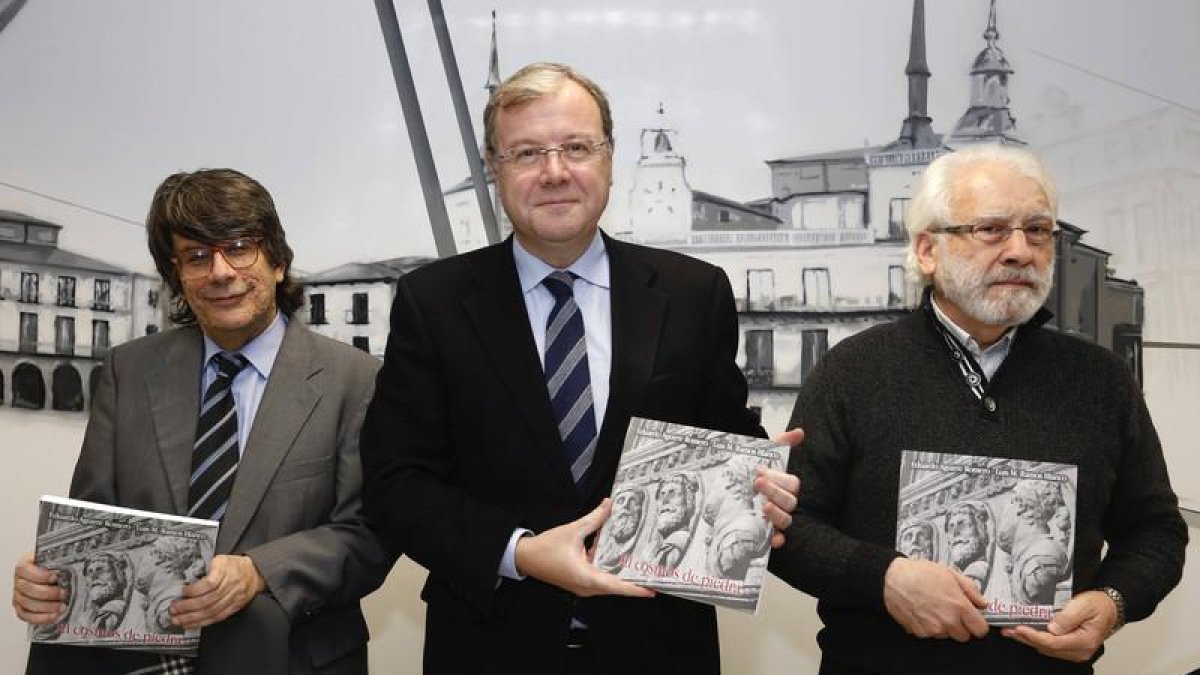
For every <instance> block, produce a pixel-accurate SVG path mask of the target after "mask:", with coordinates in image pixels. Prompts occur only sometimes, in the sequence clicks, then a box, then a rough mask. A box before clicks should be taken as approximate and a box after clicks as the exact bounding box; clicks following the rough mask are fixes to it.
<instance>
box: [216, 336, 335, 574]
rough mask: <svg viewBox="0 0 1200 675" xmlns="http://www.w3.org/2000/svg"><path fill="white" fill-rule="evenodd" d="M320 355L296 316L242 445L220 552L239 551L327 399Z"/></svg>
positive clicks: (226, 514)
mask: <svg viewBox="0 0 1200 675" xmlns="http://www.w3.org/2000/svg"><path fill="white" fill-rule="evenodd" d="M315 354H316V352H315V351H314V350H313V349H312V335H310V334H309V333H308V331H307V330H306V329H305V328H304V327H303V326H301V325H300V324H299V323H298V322H297V321H296V320H292V321H290V322H289V323H288V326H287V332H286V333H284V336H283V344H281V345H280V347H279V354H278V355H276V357H275V364H274V365H273V366H272V367H271V377H270V378H269V379H268V380H267V387H266V389H265V390H263V396H262V400H261V401H260V402H259V404H258V410H257V411H256V412H255V413H254V428H252V429H251V430H250V436H249V437H248V438H247V440H246V447H245V448H244V449H243V450H242V458H241V461H240V462H239V463H238V469H237V477H236V478H235V479H234V482H233V491H232V492H231V493H230V495H229V509H228V510H227V511H226V513H225V517H224V519H222V521H221V530H220V532H219V534H218V535H217V551H222V552H223V551H230V550H233V548H234V546H235V545H236V544H237V542H238V540H239V539H241V537H242V534H243V533H244V532H245V531H246V527H247V526H248V525H249V524H250V519H251V518H252V517H253V516H254V514H255V513H256V512H257V511H258V507H259V504H260V503H261V502H262V499H263V495H264V494H265V493H266V491H267V488H268V487H269V486H270V484H271V479H272V478H273V477H274V476H275V472H276V470H277V469H278V468H279V464H280V463H281V462H282V461H283V458H284V457H285V456H286V455H287V453H288V451H289V450H290V449H291V447H292V444H293V443H294V442H295V440H296V436H297V434H299V433H300V429H301V428H303V427H304V424H305V422H307V421H308V417H309V415H310V414H311V413H312V410H313V408H314V407H315V406H316V405H317V402H318V401H320V400H321V392H320V390H319V389H318V388H317V387H316V385H315V384H314V383H313V380H312V378H313V376H314V375H316V374H317V373H319V372H321V371H322V370H323V369H324V364H323V363H321V362H320V361H319V358H318V357H317V356H315Z"/></svg>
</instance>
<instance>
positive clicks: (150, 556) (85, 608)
mask: <svg viewBox="0 0 1200 675" xmlns="http://www.w3.org/2000/svg"><path fill="white" fill-rule="evenodd" d="M218 525H219V523H217V522H216V521H213V520H199V519H197V518H185V517H182V516H173V515H167V514H163V513H154V512H151V511H139V510H137V509H127V508H122V507H118V506H109V505H107V504H97V503H94V502H86V501H80V500H76V499H65V498H62V497H51V496H44V497H42V498H41V500H40V503H39V512H38V525H37V545H36V547H35V551H34V559H35V561H36V562H37V564H38V565H39V566H41V567H45V568H47V569H52V570H56V571H57V572H58V584H59V585H60V586H62V587H63V588H65V589H66V590H67V593H68V598H67V603H66V604H67V609H66V611H65V613H64V614H63V616H62V618H61V619H60V620H59V621H58V623H55V624H50V625H43V626H30V627H29V639H30V641H32V642H46V643H52V644H62V645H87V646H92V647H110V648H113V649H131V650H137V651H145V652H155V653H160V654H174V655H178V656H195V654H196V649H197V647H198V646H199V642H200V629H198V628H196V629H192V630H184V629H183V628H181V627H179V626H175V625H172V624H171V621H170V614H169V613H168V609H169V608H170V606H171V603H172V602H173V601H174V600H175V599H176V598H178V597H179V596H180V595H181V594H182V592H183V586H184V585H185V584H187V583H190V582H192V581H195V580H197V579H200V578H201V577H203V576H204V575H205V574H207V573H208V566H209V563H210V562H211V561H212V557H213V550H214V548H215V546H216V542H217V528H218Z"/></svg>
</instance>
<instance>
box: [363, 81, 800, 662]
mask: <svg viewBox="0 0 1200 675" xmlns="http://www.w3.org/2000/svg"><path fill="white" fill-rule="evenodd" d="M484 119H485V126H486V137H487V138H486V145H487V155H488V161H489V163H490V165H491V168H492V170H493V173H494V175H495V176H496V180H497V189H498V190H499V194H500V197H501V200H502V201H503V203H504V208H505V210H506V211H507V213H508V215H509V218H510V219H511V220H512V222H513V229H514V236H513V237H512V238H510V239H509V240H507V241H505V242H503V243H501V244H498V245H495V246H490V247H487V248H484V249H481V250H478V251H473V252H471V253H467V254H464V255H460V256H456V257H453V258H450V259H447V260H442V261H440V262H438V263H435V264H432V265H429V266H427V267H425V268H422V269H421V270H418V271H416V272H413V273H411V274H409V275H407V276H405V277H404V278H403V279H402V280H401V281H400V283H399V287H398V290H397V296H396V300H395V304H394V305H393V308H392V318H391V331H392V332H391V336H390V338H389V341H388V346H387V353H386V355H385V357H384V365H383V368H382V370H381V371H380V374H379V378H378V380H377V383H376V387H377V389H376V395H375V398H374V400H373V401H372V403H371V406H370V408H369V409H368V413H367V420H366V423H365V425H364V429H363V439H362V447H363V460H364V469H365V471H364V473H365V476H366V481H365V486H364V508H365V509H366V510H367V513H368V514H369V518H370V519H371V520H372V521H373V523H372V525H373V526H374V527H376V528H377V531H378V532H379V534H380V537H381V539H382V540H383V541H384V543H385V546H387V547H389V548H390V549H391V550H392V551H393V552H400V551H403V552H404V553H406V554H408V555H410V556H412V558H413V559H414V560H416V561H417V562H419V563H420V564H421V565H423V566H425V567H426V568H427V569H428V570H429V578H428V580H427V582H426V584H425V589H424V591H423V593H422V598H423V599H424V600H425V601H426V603H427V605H428V608H427V614H426V634H425V668H426V672H428V673H489V672H504V673H508V672H526V673H616V672H621V673H627V672H631V669H633V670H636V671H638V672H643V671H644V672H653V671H657V670H659V669H670V670H675V671H679V672H688V673H715V672H717V671H718V670H719V668H720V662H719V658H718V644H717V635H716V617H715V614H714V612H713V609H712V608H711V607H709V606H706V605H701V604H697V603H694V602H690V601H687V600H681V599H678V598H673V597H669V596H654V595H653V594H652V593H651V592H649V591H647V590H645V589H642V588H640V587H638V586H634V585H632V584H629V583H627V582H624V581H621V580H620V579H618V578H617V577H615V576H613V575H610V574H607V573H603V572H601V571H599V570H597V569H596V568H594V567H593V566H592V565H591V563H590V561H589V554H588V552H587V550H586V548H585V544H586V542H587V540H588V538H589V537H590V536H591V535H592V533H594V532H595V531H596V530H597V529H598V528H599V527H600V526H601V524H602V523H603V522H604V520H605V519H606V518H607V517H608V514H609V512H610V509H611V506H610V501H609V500H608V499H606V497H607V496H608V494H609V492H610V490H611V488H612V483H613V477H614V475H615V471H616V466H617V461H618V458H619V455H620V451H621V444H622V439H623V437H624V435H625V431H626V427H627V426H628V422H629V418H630V416H631V415H638V416H642V417H649V418H654V419H660V420H666V421H671V422H679V423H685V424H691V425H696V426H704V427H709V428H714V429H720V430H724V431H731V432H738V433H743V434H759V435H761V434H762V433H763V432H762V429H761V428H760V427H759V425H758V422H757V420H756V419H755V418H754V416H753V415H751V414H750V413H748V412H747V410H746V407H745V405H746V392H747V387H746V381H745V379H744V378H743V376H742V373H741V371H740V370H739V368H738V367H737V365H736V364H735V362H734V357H735V354H736V352H737V339H738V335H737V316H736V312H735V309H734V303H733V294H732V291H731V289H730V286H729V281H728V279H727V277H726V276H725V274H724V272H722V271H721V270H720V269H718V268H716V267H713V266H712V265H708V264H706V263H703V262H700V261H697V260H695V259H692V258H688V257H685V256H682V255H678V254H675V253H670V252H666V251H659V250H655V249H649V248H644V247H641V246H634V245H631V244H627V243H622V242H619V241H615V240H613V239H611V238H609V237H608V236H606V235H605V234H604V233H602V232H600V230H599V228H598V222H599V220H600V216H601V214H602V213H603V212H604V208H605V206H606V205H607V202H608V192H609V188H610V186H611V184H612V116H611V113H610V111H609V107H608V103H607V100H606V99H605V97H604V94H603V93H602V92H601V91H600V89H599V88H598V87H597V86H596V85H595V83H593V82H591V81H590V80H588V79H587V78H586V77H584V76H582V75H581V74H579V73H578V72H576V71H574V70H573V69H571V68H569V67H567V66H562V65H557V64H533V65H530V66H526V67H525V68H523V69H521V70H520V71H518V72H517V73H516V74H514V75H513V76H512V77H511V78H510V79H509V80H508V81H507V82H505V83H504V84H503V85H502V86H501V87H500V88H499V89H498V90H497V91H496V92H495V94H494V95H493V96H492V99H491V101H490V102H489V103H488V106H487V109H486V110H485V112H484ZM551 275H554V276H556V277H557V280H555V279H554V278H553V277H551ZM564 317H566V318H564ZM575 317H582V325H581V326H578V325H577V326H576V328H575V329H572V328H571V326H572V322H573V321H575V320H576V319H575ZM572 330H577V333H578V335H577V338H578V339H577V341H575V342H573V343H572V344H573V345H574V347H573V348H563V349H561V350H560V349H559V345H561V344H562V342H563V341H564V338H563V336H564V335H566V334H567V333H570V332H571V331H572ZM585 345H586V348H585ZM564 353H565V354H566V356H565V357H564V356H563V354H564ZM543 354H545V358H544V359H543ZM552 354H556V356H552ZM559 357H563V358H561V359H560V358H559ZM560 360H561V363H560ZM561 364H567V366H568V367H565V368H564V367H563V366H562V365H561ZM568 372H569V374H563V373H568ZM560 374H563V375H562V377H561V378H560V377H558V375H560ZM567 390H570V391H572V393H571V395H570V396H569V397H568V398H569V400H567V401H565V402H564V401H563V398H564V394H563V392H564V391H567ZM593 422H594V424H593ZM799 437H800V433H799V432H798V431H796V432H791V433H790V434H787V435H784V436H783V437H782V439H783V440H785V441H786V442H791V443H795V442H799ZM755 483H756V488H757V489H758V490H759V491H760V492H762V493H763V494H764V495H766V496H767V497H768V499H769V502H768V504H767V506H766V507H765V508H764V513H765V514H766V515H767V517H768V518H770V520H771V521H772V522H773V524H774V525H775V526H776V527H778V528H782V527H786V525H787V524H788V523H789V522H790V521H791V516H790V511H791V510H792V509H793V508H794V507H795V503H796V500H795V495H796V493H797V491H798V490H799V480H798V479H797V478H796V477H795V476H791V475H788V474H785V473H781V472H767V471H765V470H760V474H759V476H758V477H756V479H755ZM777 538H779V541H778V542H776V543H781V542H782V538H781V537H778V535H777Z"/></svg>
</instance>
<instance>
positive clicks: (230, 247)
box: [173, 237, 262, 280]
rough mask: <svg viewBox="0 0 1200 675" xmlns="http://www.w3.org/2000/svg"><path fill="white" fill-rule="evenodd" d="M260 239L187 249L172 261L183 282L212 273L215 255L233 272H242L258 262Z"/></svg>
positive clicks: (234, 240) (251, 238)
mask: <svg viewBox="0 0 1200 675" xmlns="http://www.w3.org/2000/svg"><path fill="white" fill-rule="evenodd" d="M261 243H262V237H239V238H237V239H231V240H229V241H225V242H221V243H220V244H213V245H212V246H201V247H198V248H189V249H187V250H186V251H183V252H182V253H179V254H178V255H176V256H175V257H174V258H173V260H174V261H175V267H177V268H179V278H180V279H185V280H192V279H199V278H201V277H206V276H208V275H209V274H211V273H212V266H213V260H215V259H216V257H217V253H220V254H221V257H222V258H225V262H226V263H227V264H228V265H229V266H230V267H232V268H233V269H235V270H244V269H246V268H247V267H250V266H251V265H253V264H254V263H256V262H258V252H259V248H260V247H259V244H261Z"/></svg>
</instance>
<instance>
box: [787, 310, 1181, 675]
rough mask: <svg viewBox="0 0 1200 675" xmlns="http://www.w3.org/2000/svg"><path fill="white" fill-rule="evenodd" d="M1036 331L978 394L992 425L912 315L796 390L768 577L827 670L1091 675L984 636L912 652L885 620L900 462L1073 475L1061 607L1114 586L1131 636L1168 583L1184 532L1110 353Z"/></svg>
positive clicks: (1127, 379)
mask: <svg viewBox="0 0 1200 675" xmlns="http://www.w3.org/2000/svg"><path fill="white" fill-rule="evenodd" d="M1046 316H1048V314H1046V313H1045V312H1042V313H1041V315H1040V316H1039V317H1038V318H1037V319H1035V320H1034V321H1033V322H1031V323H1030V324H1026V325H1024V326H1022V327H1020V328H1019V329H1018V331H1017V334H1016V336H1015V338H1014V341H1013V344H1012V348H1011V351H1010V352H1009V354H1008V356H1007V358H1006V359H1005V361H1004V363H1003V364H1002V365H1001V366H1000V368H999V370H998V371H997V372H996V374H995V376H994V377H993V378H992V380H991V381H990V382H988V386H987V390H986V395H987V396H988V397H990V398H991V399H992V400H993V401H995V404H996V405H995V409H994V411H991V412H989V411H987V410H986V409H985V407H984V406H983V404H982V403H981V402H980V400H979V399H978V398H977V397H976V396H975V395H974V394H973V393H972V392H971V391H970V389H969V388H968V387H967V385H966V383H965V381H964V380H963V376H962V374H961V373H960V372H959V370H958V368H957V366H956V365H955V364H954V363H953V362H952V360H951V359H950V356H949V354H948V352H947V349H946V346H945V344H944V342H942V338H941V336H940V334H939V333H938V332H937V330H936V328H935V327H934V324H933V321H934V320H935V319H934V318H933V317H932V316H931V314H930V313H929V312H928V311H927V310H924V309H917V310H916V311H914V312H912V313H911V314H910V315H908V316H906V317H904V318H902V319H900V320H899V321H897V322H895V323H893V324H887V325H881V326H876V327H874V328H871V329H869V330H866V331H863V332H862V333H859V334H857V335H855V336H853V337H850V338H847V339H846V340H844V341H842V342H841V343H839V344H838V345H837V346H836V347H835V348H834V349H832V350H830V352H829V353H828V354H827V355H826V356H825V357H824V358H823V359H822V360H821V361H820V363H819V364H818V365H817V367H816V368H815V369H814V370H813V372H812V374H811V375H810V377H809V378H808V379H807V380H806V381H805V383H804V386H803V387H802V389H801V391H800V395H799V398H798V399H797V401H796V407H795V410H794V411H793V414H792V420H791V424H790V425H789V428H791V427H793V426H797V425H799V426H801V427H803V428H804V430H805V432H806V434H807V436H806V440H805V441H804V443H803V445H802V446H801V447H800V448H799V449H798V450H797V451H795V452H793V453H792V461H791V465H790V467H789V469H790V470H791V471H793V472H795V473H797V474H799V475H800V477H801V480H802V481H803V484H802V487H801V494H800V505H799V507H798V509H797V511H796V517H795V521H794V523H793V525H792V527H791V528H790V529H789V530H788V532H787V544H786V545H785V547H784V548H782V549H780V550H777V551H775V553H774V554H773V555H772V559H771V570H772V571H773V572H774V573H775V574H776V575H777V576H779V577H780V578H781V579H783V580H784V581H786V582H788V583H789V584H791V585H792V586H794V587H796V588H798V589H800V590H802V591H804V592H806V593H809V594H811V595H813V596H815V597H817V599H818V600H819V603H818V613H819V614H820V616H821V619H822V621H823V622H824V623H825V628H824V629H823V630H822V631H821V632H820V634H819V636H818V641H819V642H820V645H821V648H822V650H823V652H824V653H825V655H826V656H827V657H832V658H833V659H836V660H838V661H841V662H844V663H848V664H855V665H858V666H860V667H863V668H869V669H872V670H876V671H878V672H880V673H897V674H899V673H922V675H933V674H935V673H942V672H945V673H957V672H971V673H972V674H973V675H978V674H986V673H1030V672H1036V673H1059V672H1061V673H1089V672H1091V666H1090V665H1089V664H1070V663H1067V662H1065V661H1059V660H1055V659H1050V658H1047V657H1043V656H1041V655H1039V654H1037V653H1036V652H1034V651H1033V650H1032V649H1030V648H1028V647H1026V646H1024V645H1021V644H1019V643H1017V642H1015V641H1013V640H1010V639H1008V638H1004V637H1003V636H1001V635H1000V633H999V631H998V630H992V631H991V632H990V633H989V634H988V636H987V637H985V638H984V639H981V640H971V641H970V642H967V643H965V644H959V643H957V642H954V641H952V640H936V639H926V640H920V639H917V638H913V637H911V636H909V635H908V634H906V633H905V632H904V629H903V628H902V627H901V626H900V625H899V624H897V623H896V622H895V621H894V620H893V619H892V618H891V616H890V615H889V614H888V613H887V610H886V609H885V607H884V602H883V579H884V574H885V572H886V570H887V567H888V565H889V564H890V563H891V561H892V559H893V558H895V557H896V556H898V555H900V554H899V553H898V552H897V551H896V550H895V539H896V510H897V509H896V499H897V491H898V478H899V468H900V455H901V451H902V450H919V451H929V452H948V453H958V454H969V455H985V456H995V457H1009V458H1014V459H1025V460H1041V461H1052V462H1064V463H1071V464H1075V465H1077V466H1078V467H1079V474H1078V483H1079V487H1078V494H1077V502H1076V523H1075V527H1076V539H1075V547H1074V579H1073V584H1074V592H1075V593H1079V592H1082V591H1084V590H1088V589H1094V588H1098V587H1101V586H1112V587H1114V588H1116V589H1118V590H1119V591H1120V592H1121V593H1122V594H1123V595H1124V596H1125V598H1126V600H1127V603H1128V608H1127V618H1128V620H1130V621H1136V620H1138V619H1142V618H1145V617H1147V616H1149V615H1150V613H1151V612H1152V611H1153V610H1154V608H1155V606H1156V605H1157V604H1158V602H1159V601H1160V600H1162V598H1163V597H1164V596H1165V595H1166V594H1167V592H1168V591H1170V590H1171V589H1172V588H1173V587H1174V586H1175V584H1176V583H1178V581H1179V578H1180V576H1181V574H1182V571H1183V560H1184V549H1185V547H1186V544H1187V527H1186V525H1185V524H1184V522H1183V518H1182V517H1181V516H1180V514H1179V510H1178V503H1177V499H1176V496H1175V494H1174V492H1173V491H1172V490H1171V486H1170V482H1169V480H1168V478H1167V469H1166V464H1165V462H1164V460H1163V454H1162V448H1161V447H1160V445H1159V441H1158V436H1157V434H1156V433H1155V431H1154V426H1153V424H1152V423H1151V421H1150V415H1149V412H1148V411H1147V409H1146V405H1145V402H1144V401H1143V400H1142V396H1141V393H1140V391H1139V389H1138V386H1137V383H1136V381H1135V380H1134V379H1133V378H1132V377H1131V376H1130V373H1129V371H1128V368H1127V367H1126V366H1125V364H1124V363H1123V362H1121V361H1120V360H1119V359H1118V358H1117V357H1116V356H1115V355H1113V354H1112V353H1111V352H1109V351H1107V350H1105V349H1103V348H1102V347H1099V346H1096V345H1094V344H1090V343H1087V342H1084V341H1082V340H1079V339H1077V338H1073V337H1070V336H1067V335H1064V334H1061V333H1058V332H1054V331H1050V330H1047V329H1044V328H1041V323H1044V321H1045V317H1046ZM1105 542H1107V543H1108V546H1109V548H1108V551H1107V553H1106V554H1105V555H1104V557H1103V559H1102V558H1101V546H1102V544H1103V543H1105Z"/></svg>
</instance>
